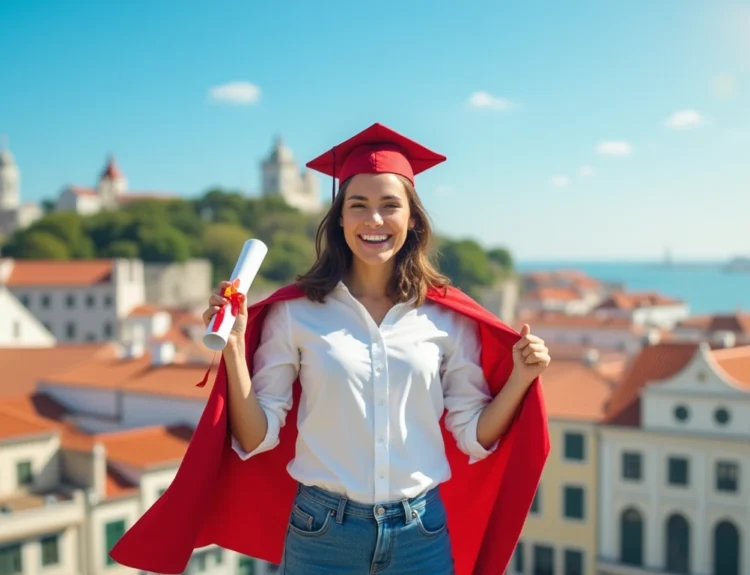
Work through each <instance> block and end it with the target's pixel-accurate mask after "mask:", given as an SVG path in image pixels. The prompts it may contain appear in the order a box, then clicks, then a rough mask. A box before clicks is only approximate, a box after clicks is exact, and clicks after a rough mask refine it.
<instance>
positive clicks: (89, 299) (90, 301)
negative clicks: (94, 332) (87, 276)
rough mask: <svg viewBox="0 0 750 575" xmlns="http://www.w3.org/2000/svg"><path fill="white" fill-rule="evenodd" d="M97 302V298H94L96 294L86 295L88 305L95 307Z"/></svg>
mask: <svg viewBox="0 0 750 575" xmlns="http://www.w3.org/2000/svg"><path fill="white" fill-rule="evenodd" d="M95 304H96V298H94V294H91V293H90V294H88V295H87V296H86V307H94V305H95Z"/></svg>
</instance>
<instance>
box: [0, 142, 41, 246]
mask: <svg viewBox="0 0 750 575" xmlns="http://www.w3.org/2000/svg"><path fill="white" fill-rule="evenodd" d="M41 216H42V209H41V207H40V206H39V205H38V204H33V203H25V204H22V203H21V171H20V170H19V169H18V165H17V164H16V159H15V158H14V157H13V154H12V153H11V151H10V150H9V149H8V147H7V146H6V145H3V146H2V147H0V237H4V236H9V235H11V234H12V233H13V232H15V231H16V230H18V229H22V228H25V227H27V226H29V225H30V224H31V223H32V222H34V221H35V220H37V219H38V218H40V217H41Z"/></svg>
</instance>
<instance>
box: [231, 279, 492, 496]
mask: <svg viewBox="0 0 750 575" xmlns="http://www.w3.org/2000/svg"><path fill="white" fill-rule="evenodd" d="M479 353H480V344H479V340H478V334H477V332H476V326H475V325H474V323H473V321H472V320H470V319H468V318H466V317H464V316H462V315H460V314H457V313H455V312H453V311H451V310H448V309H447V308H445V307H443V306H441V305H439V304H435V303H432V302H429V301H428V302H427V303H425V304H424V305H423V306H421V307H419V308H415V307H414V306H413V305H411V304H409V303H401V304H397V305H395V306H394V307H393V308H391V309H390V310H389V312H388V314H387V315H386V317H385V319H384V320H383V322H382V323H381V325H380V326H378V325H377V324H376V323H375V321H374V320H373V318H372V316H371V315H370V314H369V312H368V311H367V310H366V309H365V307H364V306H363V305H362V304H361V303H360V302H359V301H358V300H356V299H355V298H354V297H353V296H352V295H351V294H350V292H349V290H348V289H347V288H346V286H345V285H344V284H343V283H339V285H338V286H337V287H336V288H335V289H334V290H333V291H332V292H331V293H330V294H329V296H328V297H327V298H326V302H325V303H323V304H320V303H316V302H312V301H310V300H308V299H307V298H304V297H303V298H299V299H294V300H290V301H284V302H278V303H275V304H273V305H272V306H271V308H270V309H269V311H268V314H267V316H266V319H265V322H264V325H263V329H262V334H261V340H260V342H259V345H258V348H257V349H256V352H255V355H254V360H253V373H252V374H251V379H252V387H253V390H254V392H255V394H256V397H257V398H258V401H259V403H260V405H261V406H262V408H263V410H264V412H265V414H266V417H267V419H268V431H267V434H266V437H265V438H264V440H263V442H262V443H261V444H260V445H259V446H258V447H257V448H256V449H255V450H254V451H252V452H250V453H247V452H245V451H244V450H243V449H242V448H241V447H240V445H239V443H238V442H237V440H236V439H234V438H233V441H232V446H233V448H234V450H235V451H236V453H237V454H238V455H239V456H240V457H241V458H242V459H247V458H249V457H252V456H253V455H255V454H258V453H261V452H263V451H267V450H269V449H273V448H274V447H275V446H276V445H277V444H278V441H279V438H278V436H279V429H280V427H281V426H282V425H284V423H285V420H286V415H287V412H288V410H289V408H290V407H291V402H292V385H293V383H294V380H295V379H296V378H297V377H298V376H299V378H300V383H301V386H302V394H301V398H300V405H299V409H298V418H297V419H298V421H297V427H298V438H297V445H296V454H295V457H294V459H293V460H292V461H291V462H290V463H289V465H288V466H287V471H288V473H289V474H290V475H291V476H292V478H294V479H295V480H297V481H299V482H301V483H303V484H305V485H317V486H319V487H322V488H323V489H327V490H329V491H333V492H335V493H340V494H342V495H346V496H347V497H348V498H349V499H352V500H354V501H359V502H363V503H380V502H385V501H393V500H399V499H403V498H405V497H414V496H416V495H419V494H421V493H423V492H424V491H426V490H428V489H430V488H431V487H434V486H435V485H437V484H439V483H441V482H444V481H446V480H447V479H449V478H450V466H449V464H448V460H447V458H446V455H445V448H444V444H443V437H442V434H441V431H440V418H441V416H442V414H443V411H444V410H447V412H446V427H447V429H448V430H449V431H450V432H451V433H452V434H453V436H454V437H455V439H456V441H457V444H458V446H459V448H460V449H461V450H462V451H463V452H464V453H466V454H468V455H469V456H470V458H471V461H472V462H475V461H478V460H480V459H483V458H484V457H486V456H487V455H488V454H489V453H490V451H492V450H493V449H494V446H493V447H492V448H491V449H490V450H489V451H488V450H485V449H484V448H483V447H482V446H481V445H480V444H479V442H478V441H477V420H478V418H479V415H480V413H481V411H482V409H483V408H484V406H485V405H487V404H488V403H489V402H490V401H491V396H490V393H489V388H488V386H487V383H486V382H485V379H484V374H483V372H482V369H481V367H480V364H479Z"/></svg>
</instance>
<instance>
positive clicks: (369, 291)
mask: <svg viewBox="0 0 750 575" xmlns="http://www.w3.org/2000/svg"><path fill="white" fill-rule="evenodd" d="M392 274H393V265H383V266H363V265H357V262H356V261H355V262H354V263H353V265H352V269H351V271H350V272H349V277H347V278H346V279H345V280H344V283H345V284H346V287H347V288H348V289H349V291H350V292H351V294H352V295H353V296H354V297H356V298H367V299H371V300H382V299H386V298H387V297H388V282H389V281H390V280H391V276H392Z"/></svg>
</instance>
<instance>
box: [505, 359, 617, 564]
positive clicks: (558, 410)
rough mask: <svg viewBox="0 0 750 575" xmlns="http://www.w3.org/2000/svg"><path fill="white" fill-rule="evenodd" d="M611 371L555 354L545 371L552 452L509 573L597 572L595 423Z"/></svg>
mask: <svg viewBox="0 0 750 575" xmlns="http://www.w3.org/2000/svg"><path fill="white" fill-rule="evenodd" d="M612 376H613V373H612V370H611V369H609V367H608V366H605V365H598V364H597V363H592V362H588V361H582V360H566V359H563V360H557V359H556V360H555V361H553V362H552V363H551V364H550V366H549V368H548V369H547V371H546V372H545V375H544V377H543V386H544V387H543V389H544V397H545V403H546V406H547V413H548V417H549V433H550V454H549V458H548V459H547V464H546V466H545V469H544V472H543V474H542V478H541V481H540V484H539V488H538V491H537V494H536V497H535V498H534V502H533V504H532V507H531V511H530V513H529V516H528V518H527V520H526V523H525V525H524V528H523V532H522V534H521V539H520V541H519V543H518V546H517V548H516V552H515V555H514V557H513V560H512V562H511V565H510V566H509V569H508V572H509V573H511V574H518V575H520V574H525V573H533V574H535V575H536V574H540V575H541V574H544V575H546V574H550V575H553V574H560V575H583V574H587V573H590V574H593V573H596V565H597V557H598V533H599V532H600V529H601V528H600V525H599V516H598V514H597V495H598V490H599V484H598V480H599V477H598V469H599V445H598V432H597V426H598V423H599V422H600V421H601V419H602V417H603V416H604V413H605V407H606V402H607V400H608V398H609V396H610V393H611V390H612V386H613V382H612V379H611V378H612Z"/></svg>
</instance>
